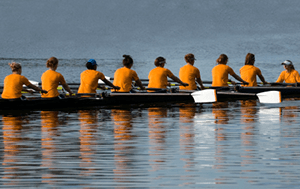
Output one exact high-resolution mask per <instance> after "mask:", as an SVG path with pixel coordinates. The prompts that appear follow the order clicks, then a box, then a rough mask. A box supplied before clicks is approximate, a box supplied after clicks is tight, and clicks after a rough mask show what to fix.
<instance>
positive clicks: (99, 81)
mask: <svg viewBox="0 0 300 189" xmlns="http://www.w3.org/2000/svg"><path fill="white" fill-rule="evenodd" d="M105 79H107V80H108V81H109V80H110V77H108V76H105ZM98 84H105V83H104V82H103V81H102V80H101V79H99V80H98Z"/></svg>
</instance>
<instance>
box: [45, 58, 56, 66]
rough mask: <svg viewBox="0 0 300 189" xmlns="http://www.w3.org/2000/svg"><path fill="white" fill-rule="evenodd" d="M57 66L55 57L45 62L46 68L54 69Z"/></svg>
mask: <svg viewBox="0 0 300 189" xmlns="http://www.w3.org/2000/svg"><path fill="white" fill-rule="evenodd" d="M57 64H58V59H57V58H55V57H51V58H49V59H48V60H47V63H46V66H47V68H54V67H55V66H57Z"/></svg>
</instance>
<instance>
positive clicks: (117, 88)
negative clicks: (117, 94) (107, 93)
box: [102, 78, 120, 90]
mask: <svg viewBox="0 0 300 189" xmlns="http://www.w3.org/2000/svg"><path fill="white" fill-rule="evenodd" d="M102 81H103V82H104V83H105V84H106V85H108V86H110V87H112V88H114V89H116V90H119V89H120V87H118V86H114V84H112V83H111V82H110V81H108V80H107V79H106V78H104V79H103V80H102Z"/></svg>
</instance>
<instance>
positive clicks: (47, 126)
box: [41, 111, 59, 183]
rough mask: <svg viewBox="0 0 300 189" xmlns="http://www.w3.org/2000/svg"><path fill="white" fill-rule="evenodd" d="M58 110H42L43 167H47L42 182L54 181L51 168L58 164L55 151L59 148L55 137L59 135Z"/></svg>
mask: <svg viewBox="0 0 300 189" xmlns="http://www.w3.org/2000/svg"><path fill="white" fill-rule="evenodd" d="M58 125H59V123H58V111H41V126H42V127H41V132H42V139H41V140H42V142H41V145H42V147H41V149H42V162H41V167H43V168H46V170H45V173H43V174H42V179H43V181H42V182H47V183H53V182H54V177H55V175H54V174H53V173H51V169H54V167H55V166H56V163H55V158H54V157H55V156H54V153H55V152H56V150H57V144H56V142H55V138H56V136H57V135H58V133H57V126H58Z"/></svg>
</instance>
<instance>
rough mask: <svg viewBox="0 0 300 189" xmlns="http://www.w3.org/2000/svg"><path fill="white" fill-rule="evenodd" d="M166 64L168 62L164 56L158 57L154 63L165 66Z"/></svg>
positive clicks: (157, 65)
mask: <svg viewBox="0 0 300 189" xmlns="http://www.w3.org/2000/svg"><path fill="white" fill-rule="evenodd" d="M165 64H166V59H165V58H164V57H161V56H160V57H157V58H156V59H155V61H154V65H155V66H156V67H162V68H163V67H164V66H165Z"/></svg>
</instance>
